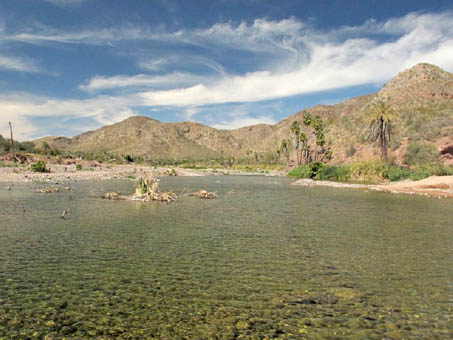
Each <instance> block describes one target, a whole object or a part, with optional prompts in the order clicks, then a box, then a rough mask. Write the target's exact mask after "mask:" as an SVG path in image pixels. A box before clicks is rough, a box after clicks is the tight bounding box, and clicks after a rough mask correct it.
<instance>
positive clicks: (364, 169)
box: [288, 160, 453, 183]
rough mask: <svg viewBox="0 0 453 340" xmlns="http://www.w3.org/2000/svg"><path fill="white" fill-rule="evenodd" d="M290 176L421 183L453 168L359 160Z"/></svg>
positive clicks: (305, 167)
mask: <svg viewBox="0 0 453 340" xmlns="http://www.w3.org/2000/svg"><path fill="white" fill-rule="evenodd" d="M288 176H291V177H297V178H311V179H317V180H329V181H340V182H345V181H359V182H369V183H373V182H382V181H390V182H395V181H401V180H404V179H412V180H421V179H424V178H427V177H430V176H453V167H452V166H446V165H444V164H442V163H425V164H418V165H416V166H413V167H411V168H409V167H402V166H399V165H395V164H389V163H385V162H381V161H377V160H368V161H359V162H355V163H352V164H349V165H326V164H323V163H319V162H317V163H310V164H305V165H302V166H299V167H297V168H294V169H292V170H291V171H289V172H288Z"/></svg>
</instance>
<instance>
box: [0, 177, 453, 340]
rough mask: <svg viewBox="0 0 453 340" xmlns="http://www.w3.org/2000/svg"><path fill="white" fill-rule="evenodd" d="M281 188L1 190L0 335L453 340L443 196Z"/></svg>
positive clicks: (212, 183) (249, 183) (450, 209)
mask: <svg viewBox="0 0 453 340" xmlns="http://www.w3.org/2000/svg"><path fill="white" fill-rule="evenodd" d="M290 182H291V181H290V180H289V179H286V178H271V177H255V176H254V177H242V176H223V177H221V176H209V177H192V178H183V177H176V178H163V179H162V181H161V189H162V190H166V189H167V190H170V189H171V190H174V191H176V192H177V193H180V192H181V191H182V190H183V189H184V188H186V192H187V191H195V190H198V189H207V190H210V191H217V193H218V194H219V196H220V198H219V199H217V200H201V199H198V198H195V197H187V196H182V197H180V198H179V199H178V200H177V201H176V202H174V203H171V204H163V203H157V202H156V203H137V202H129V201H109V200H103V199H100V198H99V197H100V196H101V195H102V194H103V193H105V192H108V191H113V190H115V191H121V192H123V193H130V192H132V191H133V190H132V189H133V182H131V181H126V180H125V181H110V182H78V183H76V184H73V190H71V191H63V192H60V193H54V194H37V193H35V192H34V189H36V188H38V187H43V186H45V185H39V184H16V185H15V186H14V187H13V190H11V191H6V190H4V188H5V187H6V184H3V185H1V184H0V339H5V340H6V339H8V340H10V339H55V340H56V339H449V338H452V329H453V324H452V321H451V315H452V308H453V266H452V263H453V241H452V240H453V201H452V200H436V199H430V198H425V197H413V196H405V195H390V194H386V193H376V192H365V191H361V190H345V189H333V188H301V187H294V186H291V185H290ZM66 208H69V214H68V216H69V218H68V219H61V218H60V215H61V212H62V210H63V209H66Z"/></svg>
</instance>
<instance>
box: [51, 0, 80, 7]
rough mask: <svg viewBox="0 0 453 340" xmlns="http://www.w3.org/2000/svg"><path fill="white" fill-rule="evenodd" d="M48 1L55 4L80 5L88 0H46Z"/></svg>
mask: <svg viewBox="0 0 453 340" xmlns="http://www.w3.org/2000/svg"><path fill="white" fill-rule="evenodd" d="M45 1H47V2H50V3H51V4H53V5H55V6H63V7H64V6H73V5H78V4H81V3H82V2H85V1H87V0H45Z"/></svg>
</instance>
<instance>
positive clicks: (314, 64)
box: [0, 0, 453, 140]
mask: <svg viewBox="0 0 453 340" xmlns="http://www.w3.org/2000/svg"><path fill="white" fill-rule="evenodd" d="M420 62H428V63H432V64H435V65H438V66H440V67H441V68H443V69H444V70H446V71H449V72H453V1H451V0H430V1H425V0H423V1H421V0H348V1H346V0H329V1H327V0H318V1H307V0H215V1H213V0H189V1H188V0H0V134H2V135H3V136H9V126H8V122H10V121H11V122H12V124H13V128H14V133H15V137H16V138H17V139H19V140H29V139H35V138H39V137H43V136H49V135H54V136H68V137H71V136H74V135H77V134H80V133H82V132H85V131H87V130H94V129H97V128H99V127H101V126H103V125H106V124H113V123H116V122H119V121H121V120H123V119H126V118H128V117H130V116H134V115H145V116H148V117H150V118H153V119H157V120H159V121H161V122H176V121H185V120H191V121H196V122H200V123H202V124H206V125H209V126H212V127H215V128H219V129H235V128H239V127H242V126H246V125H252V124H259V123H266V124H274V123H276V122H278V121H279V120H281V119H283V118H285V117H287V116H289V115H291V114H294V113H296V112H298V111H300V110H302V109H304V108H307V107H311V106H314V105H316V104H326V105H331V104H335V103H338V102H341V101H343V100H345V99H348V98H351V97H355V96H359V95H363V94H367V93H373V92H376V91H377V90H379V88H380V87H381V86H382V85H383V84H384V83H386V82H388V81H389V80H391V79H392V78H393V77H394V76H396V75H397V74H398V73H399V72H401V71H403V70H405V69H407V68H410V67H412V66H414V65H415V64H417V63H420Z"/></svg>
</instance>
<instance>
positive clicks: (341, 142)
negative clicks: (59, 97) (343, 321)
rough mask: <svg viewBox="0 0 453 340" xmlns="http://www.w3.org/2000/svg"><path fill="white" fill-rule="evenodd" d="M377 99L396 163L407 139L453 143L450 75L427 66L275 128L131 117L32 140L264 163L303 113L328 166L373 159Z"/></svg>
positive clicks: (442, 146)
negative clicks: (388, 110)
mask: <svg viewBox="0 0 453 340" xmlns="http://www.w3.org/2000/svg"><path fill="white" fill-rule="evenodd" d="M377 100H385V101H386V102H388V103H389V104H390V105H391V106H392V107H393V108H394V109H395V110H396V111H397V112H398V113H399V115H400V121H399V123H398V125H397V134H396V135H395V138H394V139H393V140H392V141H391V144H390V148H391V150H389V154H390V157H393V158H394V159H395V160H396V161H401V160H402V157H403V154H404V152H405V150H406V148H407V146H408V144H409V143H411V142H416V141H421V142H424V143H429V144H432V145H433V146H435V147H436V148H437V149H438V150H439V151H441V150H447V149H448V147H450V146H452V145H453V74H451V73H448V72H446V71H444V70H442V69H441V68H439V67H437V66H434V65H430V64H426V63H423V64H417V65H416V66H414V67H412V68H411V69H408V70H405V71H403V72H401V73H400V74H398V75H397V76H396V77H395V78H394V79H392V80H391V81H390V82H389V83H387V84H385V85H384V86H383V87H382V88H381V90H380V91H378V92H377V93H374V94H370V95H365V96H360V97H356V98H352V99H348V100H346V101H344V102H341V103H338V104H335V105H316V106H314V107H312V108H308V109H305V110H303V111H300V112H298V113H296V114H294V115H292V116H289V117H288V118H286V119H283V120H282V121H280V122H278V123H277V124H275V125H265V124H259V125H253V126H248V127H243V128H240V129H237V130H217V129H214V128H212V127H209V126H205V125H203V124H199V123H195V122H179V123H161V122H159V121H156V120H154V119H151V118H147V117H138V116H134V117H130V118H128V119H126V120H124V121H122V122H120V123H117V124H113V125H108V126H104V127H102V128H100V129H98V130H95V131H90V132H86V133H83V134H81V135H78V136H76V137H74V138H72V139H69V138H65V137H47V138H44V139H41V140H38V141H36V142H37V144H38V146H39V144H42V142H43V141H46V142H47V143H49V144H50V145H52V146H54V147H56V148H58V149H61V150H65V151H71V152H74V151H82V152H89V153H92V154H94V155H96V154H102V153H108V154H112V155H126V154H129V155H131V156H133V157H134V156H135V157H136V156H139V157H142V158H143V159H145V160H150V159H165V160H169V159H179V160H181V159H189V160H190V159H191V160H206V159H212V158H218V157H221V156H222V157H231V156H234V157H235V158H236V159H241V158H250V159H252V158H254V157H262V159H265V158H266V157H269V156H270V155H275V154H276V150H277V149H278V148H279V146H280V145H281V142H282V141H283V140H284V139H286V140H289V139H290V138H291V134H290V125H291V123H292V122H293V121H294V120H299V121H301V120H302V117H303V114H304V112H309V113H311V114H317V115H319V116H320V117H321V118H322V119H323V121H324V124H325V126H326V130H327V132H326V138H327V141H328V143H329V144H330V145H331V146H332V150H333V152H334V153H333V160H332V162H334V163H343V162H348V161H352V160H356V159H363V158H370V157H372V156H378V155H379V149H378V147H377V146H376V145H375V144H371V143H368V142H366V140H365V135H366V130H367V122H366V121H367V112H368V111H367V110H368V108H369V105H370V104H372V103H373V102H376V101H377Z"/></svg>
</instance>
